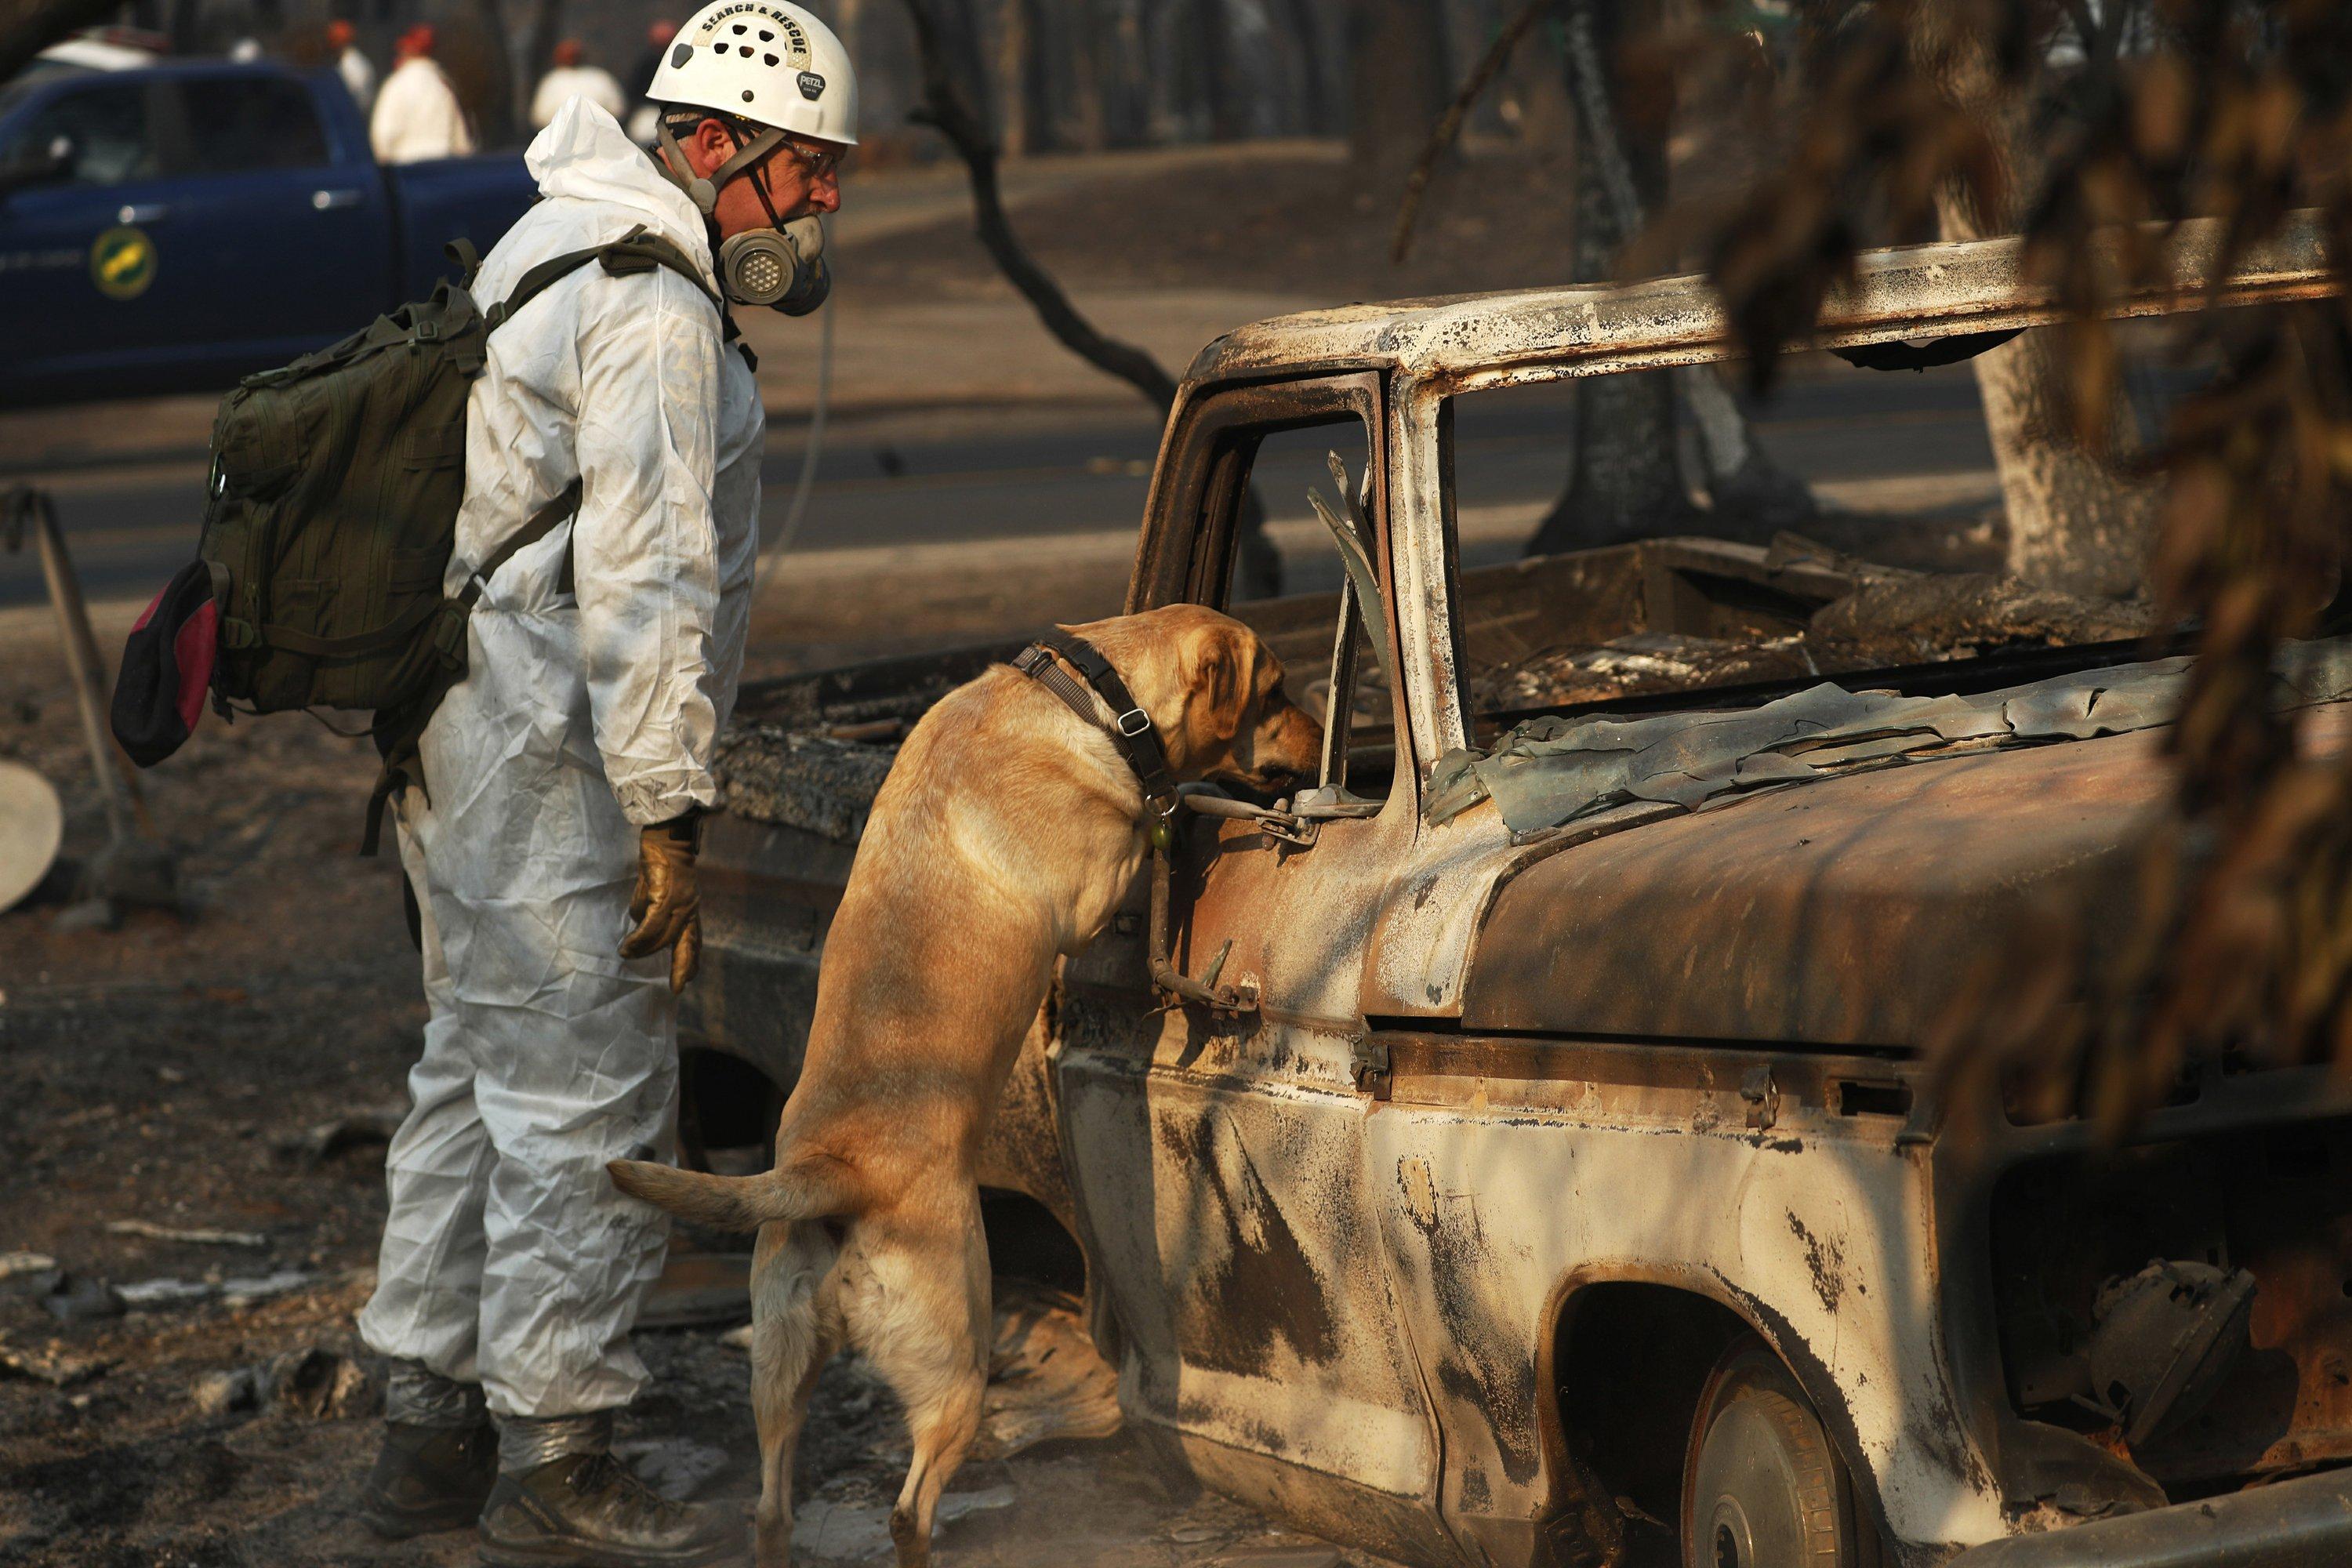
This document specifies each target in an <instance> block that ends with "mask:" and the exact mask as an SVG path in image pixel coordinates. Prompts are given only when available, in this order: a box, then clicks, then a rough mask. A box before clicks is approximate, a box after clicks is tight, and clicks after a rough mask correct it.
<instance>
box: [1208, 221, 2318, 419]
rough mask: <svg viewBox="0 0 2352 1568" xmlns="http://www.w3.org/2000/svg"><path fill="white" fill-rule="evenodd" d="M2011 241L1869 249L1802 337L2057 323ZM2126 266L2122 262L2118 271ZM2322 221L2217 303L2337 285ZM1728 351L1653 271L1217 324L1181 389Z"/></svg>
mask: <svg viewBox="0 0 2352 1568" xmlns="http://www.w3.org/2000/svg"><path fill="white" fill-rule="evenodd" d="M2220 234H2221V230H2220V226H2219V225H2218V223H2216V222H2213V221H2211V220H2199V221H2197V222H2194V223H2189V224H2185V225H2183V226H2181V228H2180V230H2179V235H2178V237H2177V239H2176V241H2175V243H2174V244H2173V246H2172V247H2171V248H2170V250H2169V252H2168V259H2169V261H2170V263H2171V270H2170V272H2169V274H2168V277H2166V278H2165V279H2162V280H2160V281H2159V282H2158V283H2157V284H2155V285H2153V286H2149V287H2147V288H2143V289H2138V290H2137V291H2135V292H2133V293H2131V294H2128V295H2126V296H2125V297H2123V298H2122V299H2121V300H2119V302H2118V304H2117V307H2116V313H2117V314H2119V315H2126V316H2137V315H2154V314H2158V313H2162V312H2165V311H2168V310H2179V309H2182V308H2184V307H2189V306H2195V305H2197V304H2200V303H2204V302H2206V301H2205V300H2204V299H2203V297H2202V294H2201V289H2202V282H2203V279H2204V278H2205V277H2206V275H2207V273H2208V272H2209V271H2210V267H2211V263H2212V260H2213V258H2214V255H2215V251H2216V247H2217V246H2218V244H2219V240H2220ZM2021 257H2022V247H2021V242H2019V241H2018V240H2016V239H2014V238H2003V239H1987V240H1970V241H1965V242H1958V243H1948V244H1938V245H1919V246H1907V247H1899V248H1896V249H1891V250H1878V251H1871V252H1868V253H1865V254H1864V255H1863V256H1862V257H1860V258H1857V261H1856V265H1855V269H1854V276H1853V279H1852V280H1851V281H1850V282H1849V283H1848V284H1847V285H1846V286H1845V287H1843V288H1842V289H1838V290H1836V291H1835V292H1833V293H1832V295H1831V296H1830V298H1829V300H1827V301H1826V302H1825V303H1824V306H1823V309H1822V321H1821V325H1820V328H1819V330H1818V331H1817V332H1816V334H1815V336H1814V338H1813V339H1812V340H1811V341H1812V342H1816V343H1818V344H1820V345H1822V346H1837V347H1843V346H1847V345H1850V344H1855V343H1869V342H1889V341H1892V340H1895V339H1900V338H1914V337H1922V336H1930V335H1935V336H1943V335H1948V334H1950V333H1954V332H1973V331H2001V330H2005V329H2008V328H2011V327H2029V326H2042V325H2046V324H2048V323H2050V322H2053V321H2057V320H2059V319H2060V318H2061V310H2060V307H2059V304H2058V300H2057V297H2056V292H2055V289H2053V287H2052V286H2050V285H2048V284H2046V283H2036V282H2034V281H2032V280H2031V279H2028V278H2027V277H2026V275H2025V274H2024V272H2023V270H2022V268H2021ZM2119 270H2120V269H2119ZM2340 286H2341V285H2340V283H2339V281H2338V279H2337V277H2336V273H2335V272H2334V270H2333V269H2332V268H2330V267H2329V265H2328V262H2327V258H2326V248H2325V241H2324V236H2323V233H2322V230H2321V228H2320V226H2319V225H2318V224H2317V223H2316V222H2315V221H2314V220H2313V219H2312V218H2311V217H2310V216H2307V215H2298V216H2296V217H2295V218H2294V219H2292V220H2290V222H2289V223H2288V224H2287V225H2286V226H2285V227H2284V230H2283V232H2282V233H2281V234H2280V235H2279V236H2278V237H2276V238H2275V239H2273V240H2272V241H2271V242H2269V243H2268V244H2265V245H2263V246H2261V247H2256V248H2255V250H2254V251H2253V252H2252V254H2251V255H2249V256H2248V257H2247V258H2246V259H2245V262H2244V264H2243V266H2242V267H2241V268H2240V269H2239V270H2238V271H2237V272H2236V273H2235V274H2234V275H2233V281H2232V283H2231V285H2230V286H2229V287H2226V288H2224V289H2221V290H2219V291H2218V293H2217V295H2216V296H2215V297H2214V299H2213V300H2211V302H2213V303H2218V304H2237V303H2249V302H2252V301H2256V300H2304V299H2314V298H2317V297H2319V296H2321V295H2325V294H2329V293H2333V292H2335V291H2336V289H2338V288H2339V287H2340ZM1734 352H1735V345H1734V343H1733V341H1732V337H1731V331H1730V323H1729V321H1728V319H1727V316H1726V314H1725V312H1724V310H1723V305H1722V301H1721V300H1720V299H1719V298H1718V297H1717V294H1716V292H1715V290H1714V289H1713V287H1712V286H1711V285H1709V283H1708V282H1707V280H1706V279H1704V278H1701V277H1678V278H1659V279H1647V280H1644V281H1642V282H1638V283H1631V284H1625V285H1622V286H1618V287H1591V286H1587V287H1579V288H1557V289H1515V290H1507V291H1502V292H1497V293H1489V294H1468V295H1455V296H1449V297H1444V298H1438V299H1431V300H1401V301H1395V302H1391V303H1385V304H1376V305H1349V306H1345V307H1341V308H1339V309H1336V310H1309V311H1305V312H1302V313H1299V314H1297V315H1290V316H1277V317H1275V318H1273V319H1272V320H1270V321H1259V322H1256V323H1255V324H1253V325H1250V326H1246V327H1243V328H1240V329H1239V330H1237V331H1233V332H1229V333H1227V334H1226V335H1225V336H1224V337H1223V338H1220V339H1218V340H1217V341H1216V342H1213V343H1212V344H1210V345H1209V346H1208V347H1207V348H1206V349H1204V350H1202V353H1201V354H1200V355H1199V357H1197V358H1196V359H1195V360H1194V361H1193V362H1192V368H1191V369H1190V370H1189V371H1188V372H1187V373H1186V380H1187V383H1188V385H1190V384H1207V383H1212V382H1216V381H1220V380H1223V379H1227V378H1243V377H1249V376H1263V375H1265V374H1267V373H1269V372H1270V371H1275V370H1279V369H1282V368H1285V367H1287V366H1291V365H1297V364H1301V363H1315V364H1328V363H1367V364H1376V365H1381V366H1384V367H1388V368H1390V369H1392V370H1393V371H1395V372H1396V373H1397V374H1399V375H1400V376H1401V377H1402V378H1403V379H1406V380H1411V381H1416V382H1424V381H1426V382H1435V381H1444V382H1448V383H1450V384H1453V389H1454V390H1462V389H1465V388H1467V387H1469V386H1471V385H1475V384H1503V383H1506V382H1508V381H1510V380H1514V379H1521V378H1525V377H1526V376H1528V374H1532V375H1533V376H1534V377H1535V378H1537V379H1541V378H1545V377H1548V376H1551V375H1560V374H1578V375H1598V374H1609V373H1611V372H1615V371H1622V370H1633V369H1644V368H1651V367H1655V366H1659V365H1667V364H1690V363H1703V362H1706V361H1709V360H1718V359H1724V358H1727V357H1729V356H1730V355H1731V354H1732V353H1734Z"/></svg>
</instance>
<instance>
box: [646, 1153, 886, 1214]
mask: <svg viewBox="0 0 2352 1568" xmlns="http://www.w3.org/2000/svg"><path fill="white" fill-rule="evenodd" d="M604 1169H605V1170H606V1171H608V1172H610V1173H612V1177H613V1184H614V1186H616V1187H618V1188H620V1189H621V1190H622V1191H623V1192H625V1193H627V1194H630V1195H631V1196H632V1197H639V1198H643V1199H645V1200H646V1202H647V1203H649V1204H653V1205H657V1206H659V1207H661V1208H666V1209H667V1210H668V1211H669V1212H670V1213H672V1214H674V1215H677V1217H678V1218H680V1219H685V1220H692V1221H693V1222H694V1223H695V1224H697V1225H706V1226H709V1227H710V1228H711V1229H713V1230H737V1231H740V1230H757V1229H759V1228H760V1227H761V1226H763V1225H766V1224H769V1223H770V1222H772V1221H775V1220H785V1221H794V1220H804V1219H829V1218H831V1217H833V1216H834V1215H838V1214H843V1213H845V1212H846V1211H847V1209H848V1207H849V1204H848V1201H847V1198H846V1196H845V1194H839V1193H835V1192H833V1191H831V1190H829V1188H828V1187H827V1186H826V1185H825V1184H823V1183H820V1182H814V1181H811V1180H808V1179H806V1178H805V1177H803V1176H800V1175H796V1174H795V1173H792V1172H788V1171H783V1170H774V1171H763V1172H761V1173H760V1174H759V1175H756V1176H714V1175H711V1174H710V1173H708V1172H705V1171H681V1170H679V1169H678V1168H677V1166H675V1165H656V1164H649V1163H646V1162H645V1161H643V1160H614V1161H612V1162H610V1163H607V1164H606V1165H605V1167H604Z"/></svg>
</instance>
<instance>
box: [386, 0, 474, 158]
mask: <svg viewBox="0 0 2352 1568" xmlns="http://www.w3.org/2000/svg"><path fill="white" fill-rule="evenodd" d="M438 47H440V41H439V38H438V37H436V34H435V33H434V31H433V26H432V24H431V23H429V22H419V23H418V24H417V25H416V26H414V27H411V28H409V29H408V31H406V32H405V33H403V34H402V35H401V36H400V42H399V43H398V44H397V45H395V46H394V51H393V60H394V63H393V68H392V74H391V75H390V76H388V77H385V78H384V79H383V88H382V89H379V90H378V91H377V93H376V95H375V107H374V108H373V110H369V112H368V145H369V146H370V147H371V148H373V149H374V152H375V155H376V160H377V162H379V163H425V162H426V161H427V160H430V159H434V158H463V157H465V156H467V154H468V153H472V152H473V150H474V132H473V127H471V126H469V125H467V123H466V111H465V110H464V109H463V108H462V107H461V106H460V105H459V104H458V102H457V89H455V88H453V87H451V86H450V85H449V77H448V73H447V72H446V71H444V70H443V69H442V68H441V63H440V61H438V60H436V59H435V58H433V53H434V50H436V48H438Z"/></svg>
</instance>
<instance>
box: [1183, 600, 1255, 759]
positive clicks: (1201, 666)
mask: <svg viewBox="0 0 2352 1568" xmlns="http://www.w3.org/2000/svg"><path fill="white" fill-rule="evenodd" d="M1244 635H1247V634H1244ZM1196 647H1197V649H1198V661H1197V662H1196V663H1195V664H1194V665H1193V667H1192V689H1193V690H1194V691H1196V692H1197V693H1199V694H1200V699H1201V700H1202V702H1204V703H1206V704H1207V705H1208V710H1209V722H1208V726H1207V727H1208V730H1209V731H1210V733H1211V734H1213V736H1214V737H1215V738H1216V739H1217V740H1219V741H1231V740H1232V739H1233V738H1234V736H1235V735H1237V734H1239V733H1240V732H1241V724H1242V706H1243V702H1244V696H1245V693H1244V689H1243V686H1242V658H1241V654H1242V650H1241V647H1240V638H1238V637H1234V636H1233V635H1232V634H1231V633H1229V632H1228V631H1227V630H1226V629H1225V628H1224V627H1223V626H1212V627H1210V628H1209V631H1208V635H1206V636H1204V637H1202V638H1201V639H1200V641H1199V642H1198V644H1197V645H1196Z"/></svg>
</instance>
